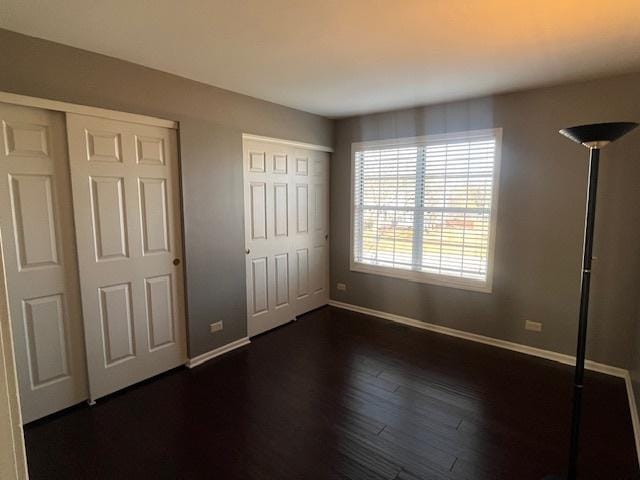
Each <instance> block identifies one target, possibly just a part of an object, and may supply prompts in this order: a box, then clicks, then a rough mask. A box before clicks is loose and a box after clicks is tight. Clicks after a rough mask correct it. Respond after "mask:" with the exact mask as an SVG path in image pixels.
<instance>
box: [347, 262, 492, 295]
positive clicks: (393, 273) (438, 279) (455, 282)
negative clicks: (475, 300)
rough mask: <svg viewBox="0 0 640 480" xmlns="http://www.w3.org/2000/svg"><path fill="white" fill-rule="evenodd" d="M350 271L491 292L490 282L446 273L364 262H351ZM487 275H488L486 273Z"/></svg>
mask: <svg viewBox="0 0 640 480" xmlns="http://www.w3.org/2000/svg"><path fill="white" fill-rule="evenodd" d="M350 269H351V271H352V272H359V273H369V274H372V275H380V276H383V277H391V278H397V279H400V280H408V281H410V282H416V283H426V284H429V285H437V286H440V287H449V288H456V289H459V290H470V291H473V292H481V293H492V286H491V282H490V281H489V280H487V281H486V282H483V281H480V280H469V279H460V278H458V277H448V276H446V275H434V274H429V273H425V272H416V271H414V270H400V269H395V268H389V267H380V266H376V265H369V264H366V263H357V262H353V261H352V262H351V268H350ZM487 276H488V277H489V275H487Z"/></svg>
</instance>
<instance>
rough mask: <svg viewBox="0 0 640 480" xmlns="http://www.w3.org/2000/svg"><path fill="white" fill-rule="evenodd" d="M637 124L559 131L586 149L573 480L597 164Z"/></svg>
mask: <svg viewBox="0 0 640 480" xmlns="http://www.w3.org/2000/svg"><path fill="white" fill-rule="evenodd" d="M637 126H638V124H637V123H633V122H615V123H596V124H592V125H580V126H578V127H570V128H563V129H562V130H560V133H561V134H562V135H564V136H565V137H567V138H569V139H571V140H573V141H574V142H577V143H581V144H582V145H584V146H585V147H587V148H588V149H589V180H588V193H587V212H586V219H585V229H584V244H583V250H582V284H581V288H580V317H579V321H578V347H577V351H576V369H575V373H574V381H573V414H572V418H571V446H570V448H569V469H568V474H567V477H566V478H567V479H568V480H575V478H576V465H577V460H578V440H579V436H580V414H581V410H582V386H583V378H584V359H585V349H586V344H587V317H588V313H589V286H590V283H591V253H592V250H593V231H594V226H595V224H594V222H595V217H596V193H597V191H598V163H599V161H600V149H601V148H602V147H604V146H605V145H607V144H609V143H611V142H613V141H615V140H617V139H619V138H620V137H622V136H623V135H625V134H626V133H629V132H630V131H631V130H633V129H634V128H636V127H637ZM562 478H563V477H560V476H557V475H551V476H546V477H545V478H544V480H558V479H562Z"/></svg>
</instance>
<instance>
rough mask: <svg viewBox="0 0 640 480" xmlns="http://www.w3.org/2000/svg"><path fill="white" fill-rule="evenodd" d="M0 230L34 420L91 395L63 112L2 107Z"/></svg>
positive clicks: (27, 413)
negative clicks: (89, 393)
mask: <svg viewBox="0 0 640 480" xmlns="http://www.w3.org/2000/svg"><path fill="white" fill-rule="evenodd" d="M0 121H1V127H2V132H1V134H0V233H1V235H2V237H1V239H2V243H3V248H4V255H5V258H4V261H5V271H6V277H7V278H6V279H7V287H8V288H7V290H8V297H9V298H8V299H9V312H10V316H11V327H12V332H13V341H14V347H15V348H14V350H15V355H16V364H17V371H18V382H19V387H20V401H21V405H22V419H23V421H24V422H25V423H26V422H30V421H32V420H36V419H38V418H40V417H43V416H45V415H48V414H50V413H53V412H56V411H58V410H61V409H63V408H66V407H68V406H71V405H74V404H76V403H79V402H82V401H83V400H86V399H87V398H88V392H87V376H86V369H85V351H84V338H83V333H82V315H81V311H80V310H81V308H80V295H79V287H78V270H77V265H76V255H75V238H74V230H73V209H72V206H71V205H72V202H71V189H70V185H69V166H68V160H67V145H66V138H65V125H64V114H62V113H58V112H50V111H46V110H40V109H36V108H28V107H21V106H15V105H7V104H0Z"/></svg>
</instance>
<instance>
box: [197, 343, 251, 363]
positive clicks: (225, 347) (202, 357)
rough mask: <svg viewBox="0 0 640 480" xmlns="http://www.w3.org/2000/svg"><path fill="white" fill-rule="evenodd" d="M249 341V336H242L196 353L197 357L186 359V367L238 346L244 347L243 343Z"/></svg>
mask: <svg viewBox="0 0 640 480" xmlns="http://www.w3.org/2000/svg"><path fill="white" fill-rule="evenodd" d="M249 343H251V340H249V337H244V338H240V339H238V340H235V341H233V342H231V343H227V344H226V345H223V346H222V347H218V348H216V349H214V350H211V351H209V352H207V353H203V354H202V355H198V356H197V357H193V358H190V359H189V360H187V363H186V365H187V367H189V368H193V367H197V366H198V365H202V364H203V363H204V362H207V361H209V360H211V359H212V358H216V357H219V356H220V355H224V354H225V353H227V352H230V351H231V350H235V349H236V348H240V347H244V346H245V345H249Z"/></svg>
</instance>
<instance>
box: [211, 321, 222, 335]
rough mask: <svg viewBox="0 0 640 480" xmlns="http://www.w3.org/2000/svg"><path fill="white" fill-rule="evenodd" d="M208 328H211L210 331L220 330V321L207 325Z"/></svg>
mask: <svg viewBox="0 0 640 480" xmlns="http://www.w3.org/2000/svg"><path fill="white" fill-rule="evenodd" d="M209 328H210V329H211V333H215V332H219V331H220V330H222V322H221V321H220V322H216V323H212V324H211V325H209Z"/></svg>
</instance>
